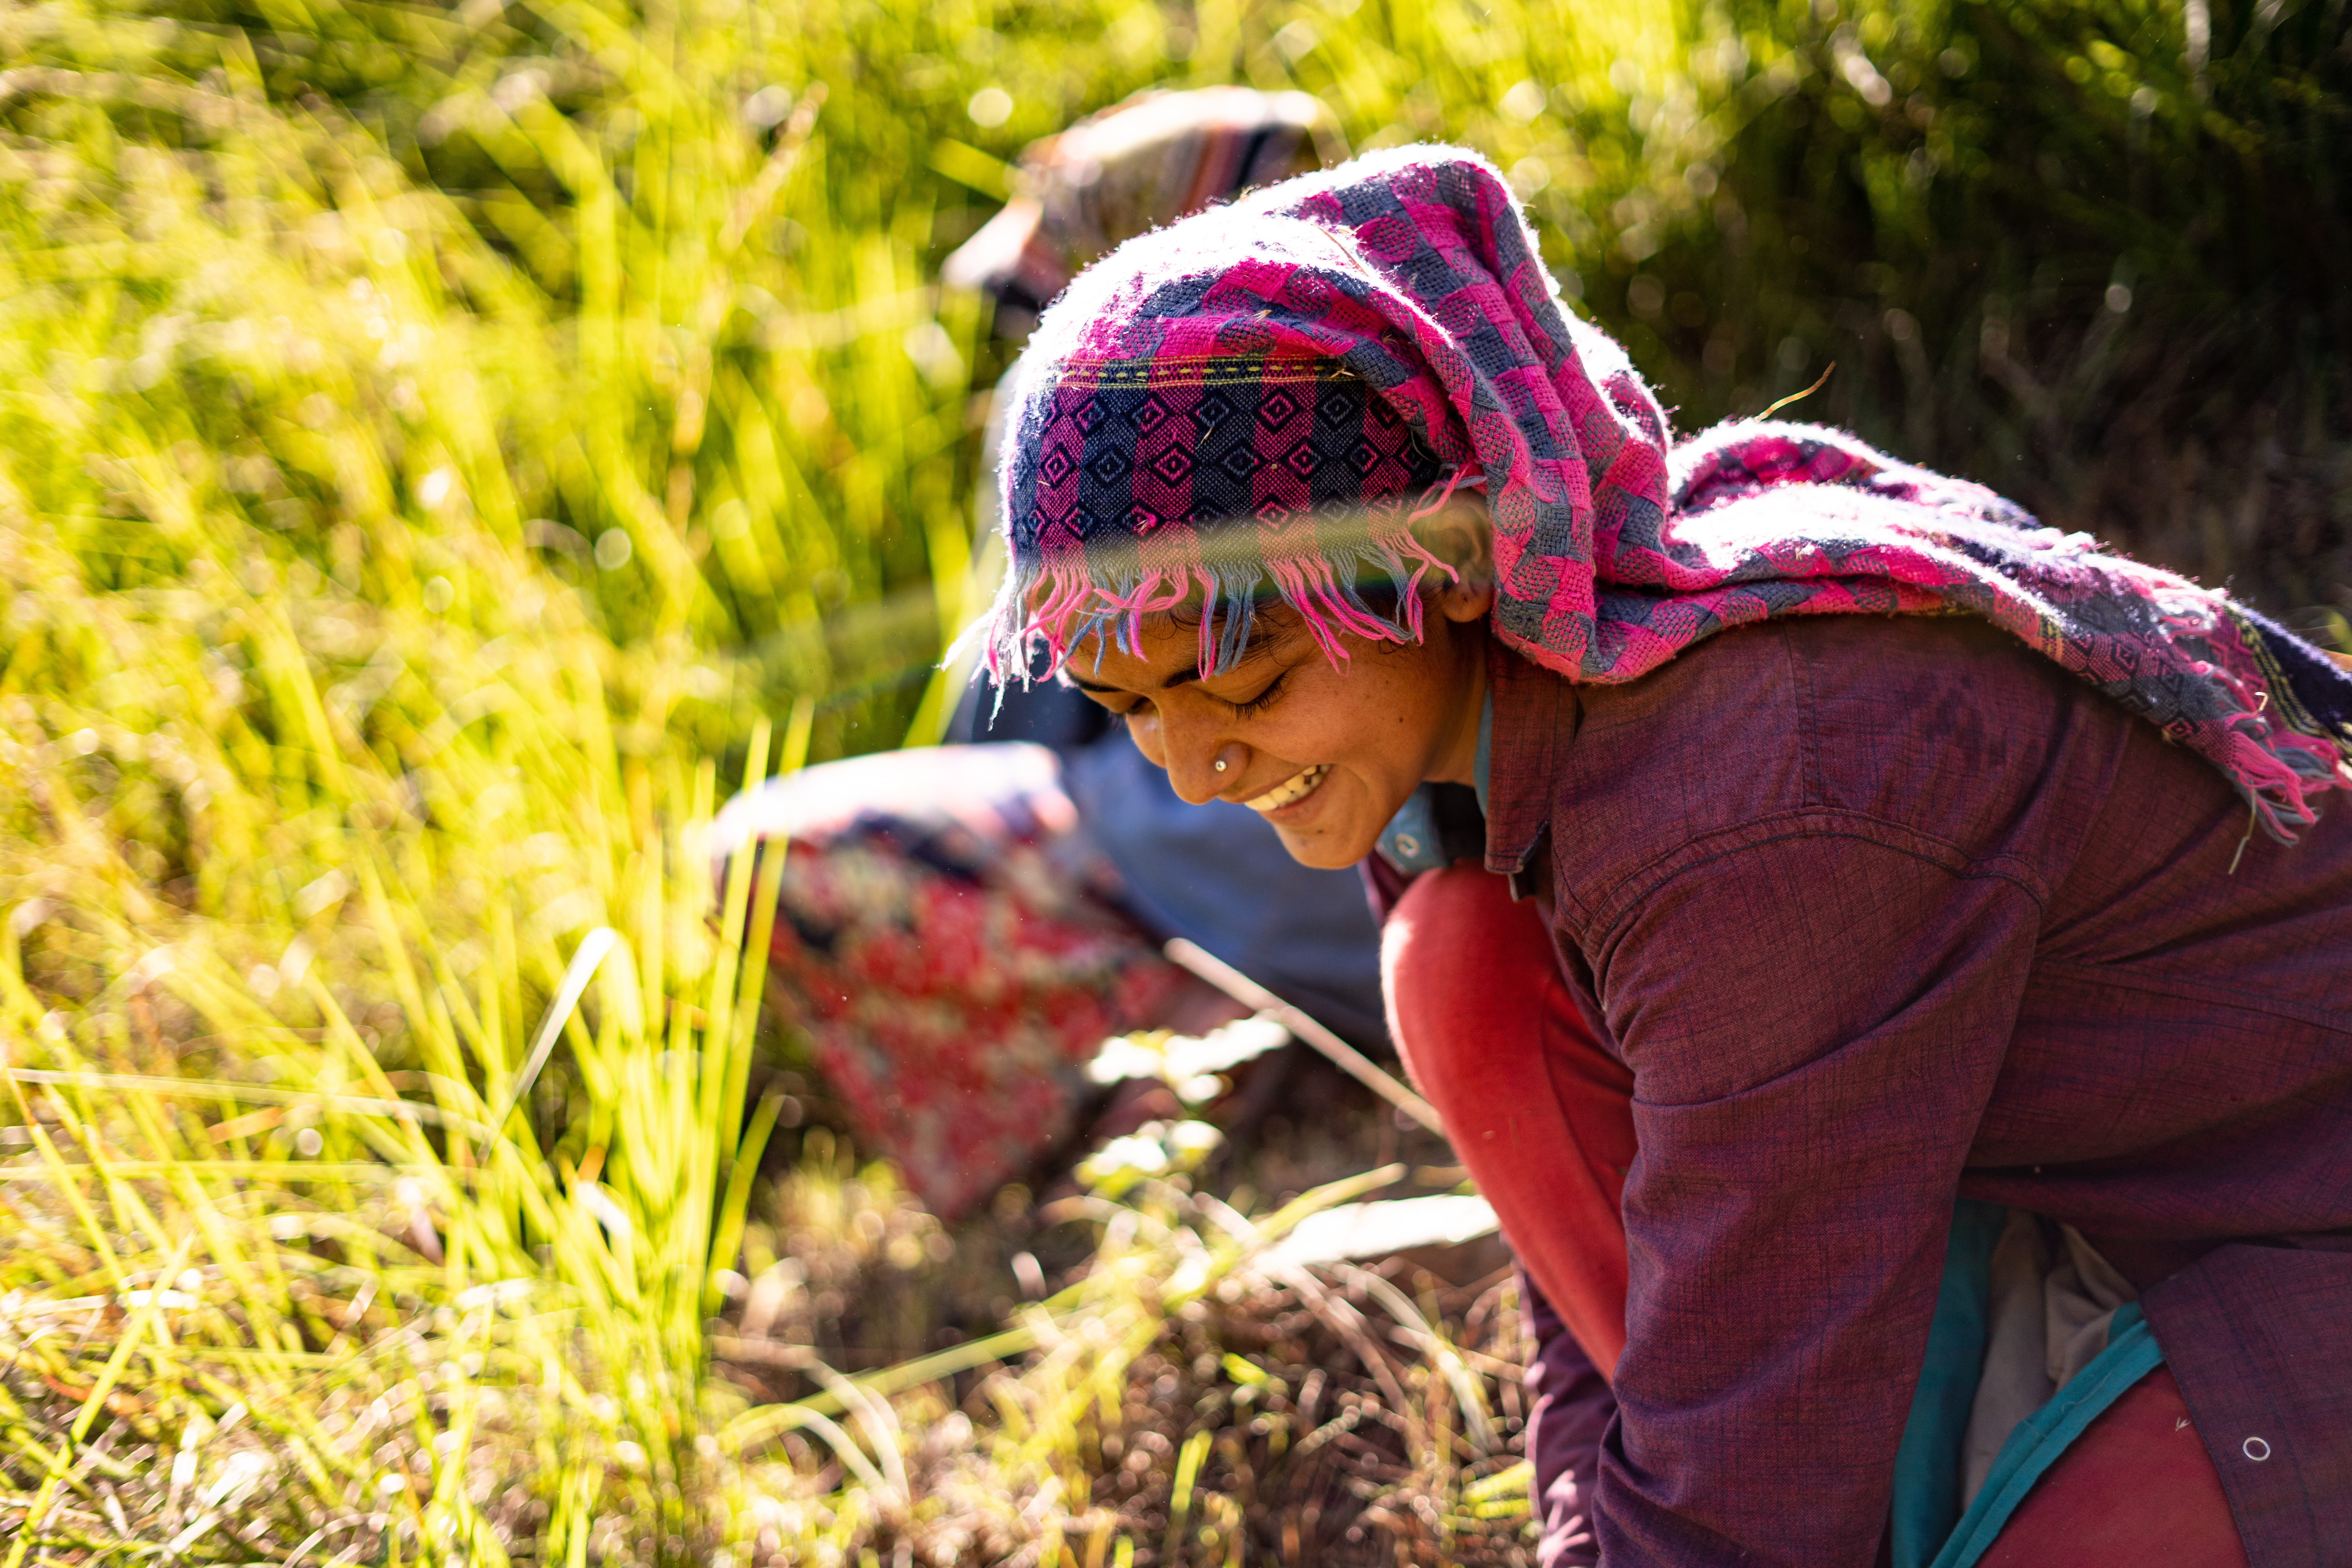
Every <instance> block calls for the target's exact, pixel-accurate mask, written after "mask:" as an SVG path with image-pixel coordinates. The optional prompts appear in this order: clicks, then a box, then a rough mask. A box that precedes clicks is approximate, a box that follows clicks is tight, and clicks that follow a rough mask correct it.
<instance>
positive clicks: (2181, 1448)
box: [1381, 865, 2246, 1568]
mask: <svg viewBox="0 0 2352 1568" xmlns="http://www.w3.org/2000/svg"><path fill="white" fill-rule="evenodd" d="M1381 974H1382V980H1383V982H1384V984H1385V986H1386V989H1387V992H1388V1004H1389V1023H1390V1029H1391V1033H1393V1034H1394V1036H1395V1037H1396V1042H1397V1048H1398V1049H1399V1050H1400V1051H1401V1052H1402V1053H1403V1056H1404V1062H1405V1067H1406V1069H1407V1070H1408V1071H1409V1072H1410V1073H1411V1074H1412V1079H1413V1081H1414V1082H1415V1083H1416V1084H1418V1085H1419V1086H1420V1089H1421V1091H1422V1093H1423V1094H1424V1095H1426V1096H1428V1097H1429V1100H1431V1102H1432V1103H1433V1104H1434V1105H1435V1106H1436V1107H1437V1109H1438V1110H1439V1112H1440V1113H1441V1114H1442V1115H1443V1116H1444V1118H1445V1128H1446V1131H1447V1133H1448V1135H1449V1136H1450V1137H1451V1138H1452V1139H1453V1142H1454V1149H1455V1151H1456V1152H1458V1153H1459V1154H1460V1155H1461V1157H1462V1161H1463V1163H1465V1165H1467V1166H1468V1167H1469V1168H1470V1173H1471V1174H1472V1175H1473V1176H1474V1177H1475V1178H1476V1179H1477V1183H1478V1190H1479V1191H1480V1192H1481V1193H1483V1194H1486V1198H1487V1201H1488V1202H1490V1203H1492V1204H1493V1205H1495V1213H1496V1215H1497V1216H1498V1217H1499V1218H1500V1219H1501V1221H1502V1225H1503V1231H1504V1234H1505V1235H1506V1236H1507V1237H1508V1238H1509V1240H1510V1243H1511V1247H1512V1250H1513V1251H1515V1252H1516V1253H1517V1255H1518V1258H1519V1261H1520V1264H1521V1266H1522V1267H1523V1268H1525V1269H1526V1271H1527V1273H1528V1276H1529V1277H1530V1278H1531V1279H1532V1281H1533V1283H1534V1285H1535V1287H1536V1289H1538V1291H1540V1292H1541V1293H1542V1295H1543V1296H1544V1298H1545V1299H1546V1300H1548V1301H1549V1303H1550V1305H1551V1308H1552V1310H1553V1311H1554V1312H1556V1313H1557V1314H1558V1316H1559V1321H1560V1322H1561V1323H1562V1324H1563V1325H1564V1326H1565V1329H1566V1331H1567V1333H1568V1334H1569V1335H1570V1336H1572V1337H1573V1339H1574V1341H1575V1345H1576V1347H1578V1348H1580V1350H1581V1352H1582V1355H1581V1356H1578V1355H1576V1354H1574V1352H1573V1351H1570V1350H1568V1347H1561V1350H1562V1351H1564V1352H1566V1354H1567V1360H1568V1361H1569V1362H1570V1363H1578V1362H1581V1361H1583V1360H1584V1359H1587V1358H1589V1359H1590V1361H1591V1365H1592V1367H1593V1368H1595V1369H1597V1370H1598V1371H1599V1373H1601V1376H1602V1377H1603V1378H1606V1377H1607V1376H1609V1375H1610V1373H1612V1371H1613V1370H1614V1369H1615V1367H1616V1364H1617V1357H1618V1355H1619V1354H1620V1353H1621V1352H1622V1351H1623V1350H1624V1348H1625V1285H1626V1268H1625V1226H1624V1220H1623V1218H1622V1213H1621V1210H1620V1205H1621V1202H1622V1197H1623V1194H1624V1189H1625V1178H1626V1173H1627V1172H1628V1171H1629V1170H1630V1169H1631V1167H1632V1165H1633V1154H1634V1150H1635V1147H1636V1145H1635V1142H1634V1133H1633V1087H1634V1086H1633V1073H1632V1072H1630V1071H1629V1070H1627V1068H1625V1066H1624V1065H1623V1064H1622V1063H1621V1062H1620V1061H1618V1060H1617V1058H1614V1057H1613V1056H1612V1055H1610V1054H1609V1052H1608V1051H1607V1050H1606V1049H1604V1048H1603V1047H1601V1044H1600V1042H1599V1041H1598V1040H1596V1039H1595V1038H1594V1037H1593V1035H1592V1031H1591V1027H1590V1026H1587V1024H1586V1023H1585V1021H1584V1017H1583V1015H1582V1014H1581V1013H1580V1011H1579V1010H1578V1009H1577V1006H1576V1005H1575V1003H1574V1001H1573V1000H1572V999H1571V998H1570V994H1569V991H1568V986H1567V984H1566V982H1565V981H1564V980H1563V979H1562V978H1561V976H1560V973H1559V964H1558V963H1557V962H1556V961H1555V960H1554V958H1553V955H1552V949H1551V938H1550V934H1549V932H1548V931H1546V930H1545V929H1544V923H1543V919H1542V916H1541V915H1540V914H1539V913H1538V910H1537V907H1536V905H1535V904H1534V903H1532V902H1522V903H1514V902H1512V900H1511V898H1510V894H1509V891H1508V887H1507V883H1506V882H1505V881H1504V879H1502V878H1500V877H1496V876H1491V875H1489V874H1487V873H1486V871H1484V870H1482V869H1479V868H1476V867H1474V866H1469V865H1460V866H1455V867H1454V868H1452V869H1450V870H1445V871H1436V872H1432V873H1429V874H1427V875H1425V876H1423V877H1422V878H1420V879H1418V880H1416V881H1415V882H1414V883H1413V884H1412V887H1411V888H1410V889H1408V890H1407V891H1406V893H1405V894H1404V896H1403V898H1402V900H1399V902H1398V903H1397V906H1396V909H1395V910H1394V911H1393V912H1392V913H1391V915H1390V917H1389V922H1388V927H1387V931H1386V934H1385V937H1384V939H1383V942H1382V949H1381ZM1539 1316H1540V1315H1539ZM1555 1338H1557V1336H1555ZM1538 1353H1539V1354H1543V1353H1545V1352H1544V1348H1543V1347H1538ZM1563 1373H1565V1375H1563ZM1539 1381H1540V1382H1541V1383H1542V1384H1544V1385H1545V1386H1546V1388H1547V1389H1566V1388H1570V1387H1573V1386H1576V1385H1577V1384H1578V1383H1579V1379H1578V1378H1577V1377H1576V1376H1575V1375H1574V1374H1573V1372H1570V1371H1568V1370H1567V1369H1565V1368H1564V1369H1562V1372H1561V1373H1551V1374H1549V1375H1546V1376H1545V1377H1543V1378H1541V1379H1540V1380H1539ZM1584 1381H1585V1382H1587V1383H1589V1381H1590V1380H1589V1379H1586V1380H1584ZM1567 1425H1569V1426H1573V1427H1574V1428H1575V1429H1576V1430H1578V1431H1580V1432H1583V1433H1587V1434H1589V1435H1590V1438H1597V1437H1598V1435H1599V1429H1598V1426H1597V1425H1596V1424H1594V1423H1593V1422H1591V1421H1590V1420H1579V1421H1575V1422H1571V1423H1568V1424H1567ZM1588 1440H1589V1439H1588ZM1538 1445H1539V1447H1543V1448H1549V1447H1550V1445H1549V1444H1543V1443H1542V1442H1541V1439H1540V1436H1539V1437H1538ZM1534 1458H1535V1459H1536V1465H1537V1479H1538V1495H1539V1496H1549V1495H1550V1494H1551V1493H1552V1490H1553V1489H1552V1487H1551V1486H1550V1481H1551V1479H1552V1476H1551V1474H1549V1473H1547V1472H1548V1471H1549V1472H1557V1471H1559V1469H1561V1468H1563V1467H1564V1466H1568V1465H1578V1468H1588V1467H1587V1466H1585V1465H1579V1464H1578V1458H1579V1457H1577V1456H1567V1455H1558V1454H1551V1453H1547V1452H1538V1453H1537V1454H1536V1455H1535V1456H1534ZM1588 1474H1589V1468H1588ZM1585 1485H1586V1486H1587V1487H1589V1485H1590V1482H1589V1480H1588V1481H1587V1482H1586V1483H1585ZM1546 1522H1547V1534H1550V1533H1551V1529H1550V1527H1551V1526H1552V1525H1554V1524H1555V1523H1565V1521H1546ZM1547 1555H1549V1553H1547ZM1981 1562H1982V1563H1984V1564H1985V1565H1986V1568H2062V1565H2063V1568H2109V1565H2111V1564H2112V1565H2116V1568H2122V1565H2124V1564H2131V1565H2133V1568H2138V1565H2139V1564H2142V1563H2168V1564H2173V1565H2176V1568H2244V1565H2245V1562H2246V1557H2245V1552H2244V1550H2243V1548H2242V1546H2241V1545H2240V1544H2239V1541H2238V1531H2237V1527H2236V1525H2235V1524H2234V1523H2233V1522H2232V1521H2231V1517H2230V1507H2229V1503H2228V1500H2226V1499H2225V1498H2224V1496H2223V1495H2222V1491H2221V1477H2220V1476H2219V1475H2218V1474H2216V1473H2215V1471H2214V1468H2213V1464H2212V1461H2211V1459H2210V1458H2208V1457H2207V1456H2206V1453H2205V1446H2204V1444H2203V1442H2202V1441H2201V1440H2200V1438H2199V1437H2198V1436H2197V1432H2196V1429H2195V1427H2194V1426H2192V1425H2191V1424H2190V1421H2189V1407H2188V1405H2186V1404H2185V1403H2184V1402H2183V1401H2182V1399H2181V1395H2180V1390H2179V1385H2178V1384H2176V1383H2175V1382H2174V1381H2173V1377H2172V1373H2170V1372H2169V1371H2168V1370H2166V1369H2165V1368H2163V1367H2161V1366H2159V1367H2158V1368H2157V1369H2156V1370H2155V1371H2154V1372H2152V1373H2148V1375H2147V1377H2145V1378H2143V1379H2141V1380H2140V1382H2139V1383H2138V1384H2137V1385H2135V1386H2134V1387H2133V1388H2132V1389H2131V1391H2130V1392H2129V1393H2127V1394H2125V1395H2124V1396H2123V1397H2122V1398H2121V1399H2119V1400H2118V1401H2116V1404H2115V1405H2112V1406H2111V1407H2109V1409H2108V1410H2107V1411H2106V1412H2105V1414H2104V1415H2101V1416H2100V1417H2099V1418H2098V1419H2097V1420H2096V1421H2095V1422H2094V1423H2093V1424H2092V1425H2091V1426H2090V1428H2089V1429H2088V1430H2087V1431H2085V1432H2084V1434H2083V1436H2081V1437H2079V1438H2077V1439H2076V1440H2075V1441H2074V1444H2073V1445H2072V1446H2071V1447H2068V1449H2067V1450H2066V1452H2065V1453H2064V1454H2063V1456H2061V1457H2060V1458H2059V1459H2058V1461H2057V1463H2056V1464H2054V1465H2053V1466H2052V1467H2051V1468H2050V1469H2049V1470H2048V1471H2047V1472H2045V1473H2044V1474H2043V1476H2042V1479H2041V1481H2040V1482H2039V1483H2037V1484H2036V1485H2035V1487H2034V1489H2033V1490H2032V1492H2031V1493H2029V1494H2028V1496H2027V1498H2026V1500H2025V1501H2024V1502H2023V1504H2021V1506H2020V1507H2019V1509H2018V1510H2017V1511H2016V1512H2015V1513H2014V1514H2012V1515H2011V1517H2010V1521H2009V1523H2008V1525H2007V1527H2006V1528H2004V1529H2003V1530H2002V1531H2001V1532H2000V1539H1999V1540H1998V1541H1997V1542H1995V1544H1994V1545H1993V1546H1992V1548H1991V1549H1990V1551H1989V1552H1987V1553H1986V1554H1985V1556H1984V1557H1983V1558H1982V1559H1981Z"/></svg>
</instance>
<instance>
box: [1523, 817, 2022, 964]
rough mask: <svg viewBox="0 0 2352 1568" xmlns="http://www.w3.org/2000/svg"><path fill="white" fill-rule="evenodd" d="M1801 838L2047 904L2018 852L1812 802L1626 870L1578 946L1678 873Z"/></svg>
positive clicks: (1596, 907) (1605, 934)
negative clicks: (1914, 864) (1973, 851)
mask: <svg viewBox="0 0 2352 1568" xmlns="http://www.w3.org/2000/svg"><path fill="white" fill-rule="evenodd" d="M1798 838H1851V839H1857V840H1860V841H1862V842H1864V843H1868V844H1874V845H1876V846H1878V847H1881V848H1884V849H1889V850H1893V851H1895V852H1896V853H1898V854H1905V855H1909V856H1911V857H1912V858H1915V859H1918V860H1924V861H1926V862H1927V863H1928V864H1930V865H1933V866H1936V867H1938V868H1942V869H1944V870H1946V871H1948V872H1950V873H1951V874H1952V875H1954V876H1956V877H1963V878H1968V879H1972V880H1981V879H1988V878H1990V879H1996V880H2000V881H2007V882H2011V883H2014V884H2015V885H2016V887H2017V889H2018V890H2019V891H2021V892H2022V893H2023V894H2025V896H2026V897H2027V898H2029V899H2031V900H2033V905H2034V908H2035V910H2037V911H2041V910H2046V909H2047V908H2048V906H2049V901H2050V896H2049V889H2047V888H2046V887H2044V886H2043V885H2042V879H2041V877H2040V876H2039V875H2038V874H2037V873H2036V872H2035V871H2034V869H2033V868H2032V865H2030V864H2029V863H2028V862H2027V861H2025V860H2024V859H2022V858H2020V857H2018V856H2015V855H2005V854H2004V855H1990V856H1982V857H1979V856H1972V855H1970V854H1969V853H1968V852H1967V851H1966V850H1964V849H1962V848H1961V847H1959V846H1958V845H1957V844H1954V843H1952V842H1950V841H1949V840H1948V839H1942V838H1937V837H1935V836H1934V835H1932V834H1927V833H1922V832H1920V831H1919V830H1918V829H1916V828H1915V827H1906V826H1904V825H1902V824H1901V823H1897V822H1889V821H1887V820H1886V819H1885V817H1882V816H1873V815H1872V814H1870V813H1868V812H1861V811H1849V810H1841V809H1839V808H1837V807H1833V806H1809V807H1804V808H1801V809H1799V810H1794V811H1786V812H1775V813H1772V814H1770V815H1768V816H1758V817H1750V818H1748V820H1747V821H1745V822H1739V823H1735V824H1733V825H1732V826H1727V827H1720V828H1716V829H1713V830H1711V831H1709V832H1706V833H1703V834H1700V835H1698V836H1696V837H1692V838H1687V839H1685V840H1684V841H1682V842H1681V843H1679V844H1677V845H1675V846H1674V847H1671V848H1669V849H1666V850H1664V851H1663V852H1661V853H1659V854H1657V855H1654V856H1652V857H1651V858H1649V859H1648V860H1646V861H1644V862H1643V863H1642V864H1641V865H1639V866H1636V867H1634V868H1632V869H1630V870H1628V871H1626V872H1625V873H1624V874H1622V876H1620V877H1619V878H1618V879H1616V880H1615V881H1614V882H1613V883H1612V884H1611V886H1610V887H1609V888H1608V889H1605V890H1604V891H1602V892H1601V893H1600V894H1598V895H1596V896H1595V897H1593V898H1592V899H1591V900H1589V902H1587V904H1586V908H1587V909H1589V910H1591V915H1590V917H1589V921H1588V923H1587V926H1586V931H1585V933H1584V937H1583V945H1584V946H1585V948H1586V950H1587V951H1588V952H1591V950H1592V949H1593V948H1595V947H1596V946H1601V945H1606V942H1607V941H1608V940H1609V939H1610V938H1611V937H1612V935H1613V934H1614V933H1615V931H1616V930H1617V928H1618V927H1620V926H1622V924H1624V922H1625V921H1627V920H1629V919H1631V918H1632V916H1633V913H1634V912H1635V911H1636V910H1638V909H1639V908H1640V907H1641V905H1642V903H1643V900H1646V899H1648V898H1649V897H1650V896H1651V895H1652V894H1654V893H1655V892H1656V891H1657V890H1658V889H1661V888H1663V887H1664V886H1665V885H1666V884H1667V883H1668V882H1671V881H1674V880H1675V879H1677V878H1680V877H1683V876H1685V875H1687V874H1688V873H1690V872H1692V871H1695V870H1698V869H1700V868H1704V867H1706V866H1709V865H1712V864H1714V863H1716V862H1717V861H1720V860H1724V859H1727V858H1730V857H1731V856H1734V855H1737V854H1740V853H1742V852H1743V851H1746V850H1749V849H1760V848H1764V847H1769V846H1770V845H1774V844H1780V843H1786V842H1788V841H1789V840H1791V839H1798ZM1562 869H1563V868H1558V867H1555V868H1554V879H1555V880H1559V879H1560V876H1561V872H1562Z"/></svg>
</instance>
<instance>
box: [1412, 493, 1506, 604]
mask: <svg viewBox="0 0 2352 1568" xmlns="http://www.w3.org/2000/svg"><path fill="white" fill-rule="evenodd" d="M1412 527H1413V532H1414V533H1415V534H1416V535H1417V536H1419V538H1420V540H1421V542H1423V544H1425V545H1427V546H1428V547H1429V552H1430V553H1431V554H1433V555H1434V556H1436V557H1437V558H1438V559H1439V560H1440V561H1443V562H1444V563H1446V564H1447V565H1449V566H1451V567H1453V568H1454V577H1453V578H1452V580H1450V581H1447V580H1444V579H1441V580H1440V581H1439V582H1438V584H1437V587H1436V591H1435V592H1434V593H1433V595H1431V603H1432V604H1433V605H1435V606H1436V607H1437V612H1438V614H1440V615H1442V616H1444V617H1445V618H1446V619H1447V620H1449V621H1459V622H1465V623H1466V622H1470V621H1475V620H1483V619H1484V618H1485V617H1486V613H1487V612H1488V611H1489V610H1492V609H1493V608H1494V607H1495V529H1494V524H1493V523H1492V522H1491V521H1488V519H1487V516H1486V498H1485V497H1484V496H1480V495H1476V494H1471V495H1456V496H1454V497H1452V498H1450V499H1449V500H1447V501H1446V503H1445V504H1444V506H1442V507H1440V508H1439V509H1438V510H1435V511H1433V512H1432V513H1430V514H1429V515H1428V516H1427V517H1424V518H1421V519H1418V520H1416V521H1414V523H1413V525H1412ZM1433 575H1434V574H1433Z"/></svg>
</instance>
